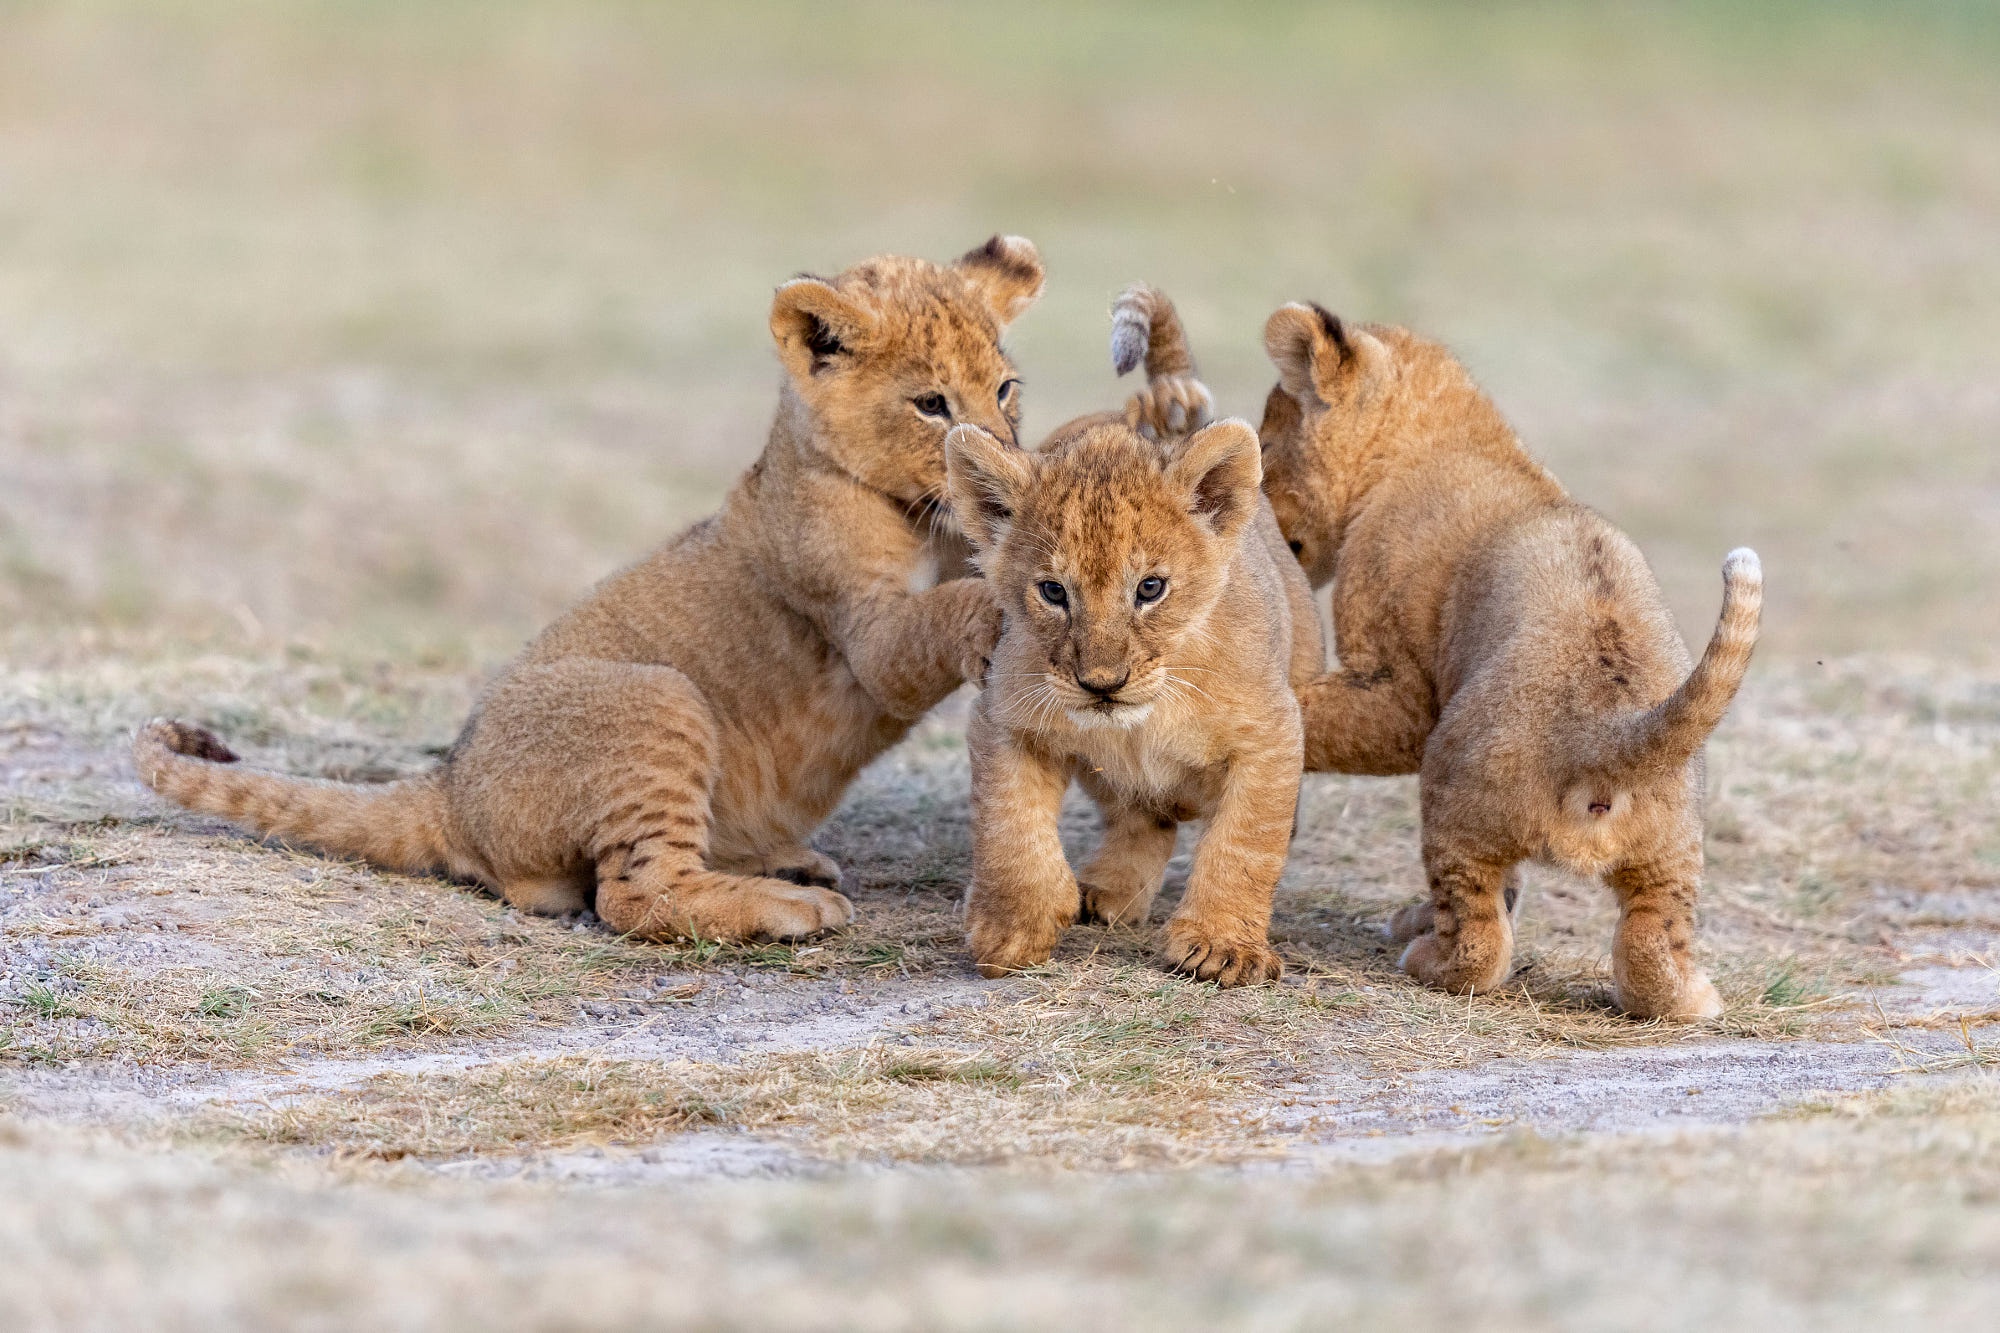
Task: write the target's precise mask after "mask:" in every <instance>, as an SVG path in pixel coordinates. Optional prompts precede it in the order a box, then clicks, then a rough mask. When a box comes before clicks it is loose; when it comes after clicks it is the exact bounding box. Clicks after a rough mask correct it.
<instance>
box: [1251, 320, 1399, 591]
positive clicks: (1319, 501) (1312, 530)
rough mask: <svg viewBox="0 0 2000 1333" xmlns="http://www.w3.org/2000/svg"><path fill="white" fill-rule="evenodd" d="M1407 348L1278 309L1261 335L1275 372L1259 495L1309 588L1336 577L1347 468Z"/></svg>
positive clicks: (1376, 420)
mask: <svg viewBox="0 0 2000 1333" xmlns="http://www.w3.org/2000/svg"><path fill="white" fill-rule="evenodd" d="M1407 341H1408V339H1407V336H1406V335H1404V334H1403V332H1402V330H1400V329H1391V328H1384V327H1379V326H1375V325H1370V326H1369V327H1367V328H1365V329H1363V328H1359V327H1352V326H1347V325H1343V324H1342V323H1341V321H1340V319H1339V317H1338V316H1335V315H1333V314H1331V313H1330V312H1328V311H1326V310H1324V309H1321V308H1320V307H1319V306H1306V305H1288V306H1285V307H1283V308H1282V309H1280V310H1279V311H1278V312H1277V313H1276V314H1274V315H1272V316H1271V318H1270V320H1269V321H1268V322H1267V323H1266V324H1265V326H1264V348H1265V351H1266V352H1267V353H1269V355H1270V357H1271V361H1272V363H1273V364H1274V365H1276V366H1277V368H1278V383H1277V384H1276V385H1274V386H1273V387H1272V389H1271V393H1270V396H1269V397H1268V398H1267V399H1265V401H1264V420H1263V422H1262V424H1261V425H1259V426H1258V428H1257V434H1258V437H1259V439H1260V440H1261V442H1262V445H1263V451H1264V494H1265V496H1266V497H1267V498H1269V500H1270V501H1271V512H1272V513H1273V514H1274V515H1276V516H1277V519H1278V527H1279V529H1280V530H1282V531H1283V532H1284V534H1285V543H1286V545H1288V546H1290V547H1291V548H1292V554H1293V555H1295V556H1297V557H1298V560H1299V564H1300V565H1302V566H1303V567H1304V568H1305V571H1306V577H1307V578H1308V579H1310V580H1311V581H1312V583H1313V586H1315V587H1320V586H1323V585H1324V584H1326V583H1328V582H1330V581H1331V580H1332V578H1333V575H1334V564H1335V561H1336V559H1337V557H1338V555H1339V544H1340V537H1341V526H1342V522H1343V515H1344V514H1345V512H1346V509H1347V504H1348V499H1349V497H1350V495H1351V493H1352V489H1353V486H1354V484H1355V480H1356V479H1355V477H1354V476H1353V475H1351V474H1352V471H1353V464H1352V462H1351V461H1350V460H1353V459H1355V458H1357V457H1358V456H1359V455H1360V453H1361V448H1360V446H1361V445H1362V444H1364V443H1365V442H1366V441H1367V440H1368V439H1369V438H1370V437H1371V436H1373V435H1374V433H1375V432H1376V431H1377V430H1378V429H1379V428H1380V425H1381V421H1382V418H1383V415H1384V414H1385V412H1387V411H1388V410H1389V409H1390V405H1391V399H1392V397H1393V395H1394V392H1395V389H1396V387H1397V379H1398V367H1399V365H1400V362H1401V359H1402V356H1403V353H1404V351H1405V344H1406V342H1407Z"/></svg>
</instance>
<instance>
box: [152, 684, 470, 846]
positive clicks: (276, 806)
mask: <svg viewBox="0 0 2000 1333" xmlns="http://www.w3.org/2000/svg"><path fill="white" fill-rule="evenodd" d="M132 761H133V763H134V764H135V765H137V767H138V769H139V778H140V780H141V781H142V782H144V783H145V784H146V785H147V786H148V787H151V788H152V789H153V790H154V791H156V792H158V793H160V795H162V796H164V797H166V798H167V799H168V800H170V801H172V802H174V803H175V804H176V805H180V806H184V807H186V808H187V809H189V810H198V811H200V812H201V813H203V814H209V815H217V816H220V817H221V818H223V819H227V820H228V821H230V822H231V823H233V824H241V825H242V826H243V827H245V828H247V829H250V830H252V831H253V832H255V833H257V834H259V835H260V836H263V837H267V838H289V839H296V840H297V841H299V842H302V843H307V844H309V845H311V846H314V847H317V848H319V849H321V850H322V851H326V852H330V853H333V854H334V855H336V856H358V857H361V858H363V859H365V860H368V861H372V862H374V863H375V864H376V865H379V866H382V867H384V868H386V869H390V870H401V871H406V872H409V873H412V874H422V873H424V872H427V871H439V870H444V869H446V868H447V859H448V853H447V847H448V843H447V840H446V836H445V799H444V788H443V786H442V785H441V783H440V781H439V778H438V775H437V774H436V773H429V774H426V775H424V776H423V777H419V778H409V779H406V780H404V781H402V782H385V783H380V784H374V783H368V784H361V783H345V782H322V781H317V780H314V779H310V778H291V777H285V776H282V775H280V774H277V773H263V772H259V771H257V770H255V769H248V768H240V767H237V766H236V763H237V756H236V754H235V752H234V751H232V750H231V749H230V748H229V747H228V746H227V745H224V744H223V743H222V739H221V737H219V736H217V735H216V734H215V733H214V732H212V731H210V730H208V729H207V728H206V727H198V726H195V725H193V724H192V723H188V722H175V721H171V720H169V719H166V718H155V719H154V720H153V721H151V722H148V723H147V724H146V725H145V726H143V727H141V728H140V729H139V734H138V735H137V736H136V737H134V738H133V740H132Z"/></svg>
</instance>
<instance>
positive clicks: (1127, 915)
mask: <svg viewBox="0 0 2000 1333" xmlns="http://www.w3.org/2000/svg"><path fill="white" fill-rule="evenodd" d="M1083 785H1084V788H1085V789H1086V790H1088V791H1089V792H1090V795H1091V797H1092V799H1094V800H1095V801H1096V802H1097V808H1098V810H1099V811H1100V812H1101V813H1102V814H1103V816H1104V836H1103V837H1102V838H1101V839H1100V840H1099V841H1098V844H1097V850H1096V851H1094V852H1092V853H1091V854H1090V860H1088V861H1086V862H1085V863H1084V866H1083V869H1082V870H1081V871H1079V872H1078V873H1077V880H1078V882H1079V884H1080V886H1081V888H1082V894H1083V903H1082V909H1083V914H1082V919H1083V920H1085V921H1102V922H1103V923H1104V924H1105V925H1107V926H1127V925H1134V924H1137V923H1142V922H1144V921H1145V919H1146V914H1147V913H1148V912H1149V911H1150V910H1151V909H1152V906H1153V899H1154V898H1156V897H1158V896H1159V893H1160V884H1161V882H1162V881H1163V880H1165V879H1166V877H1167V862H1168V861H1170V860H1172V859H1173V855H1174V835H1175V834H1176V833H1177V832H1178V831H1179V829H1180V826H1179V825H1178V824H1176V823H1175V822H1174V821H1173V820H1172V819H1169V818H1167V817H1166V816H1164V815H1160V814H1155V813H1153V812H1152V811H1148V810H1140V809H1136V808H1134V807H1133V806H1131V805H1128V804H1126V803H1124V802H1122V801H1120V800H1119V799H1118V797H1117V795H1116V794H1115V793H1112V792H1107V791H1100V790H1099V789H1098V788H1097V787H1096V786H1095V785H1094V784H1092V783H1091V782H1090V781H1089V780H1088V779H1086V780H1085V781H1084V783H1083Z"/></svg>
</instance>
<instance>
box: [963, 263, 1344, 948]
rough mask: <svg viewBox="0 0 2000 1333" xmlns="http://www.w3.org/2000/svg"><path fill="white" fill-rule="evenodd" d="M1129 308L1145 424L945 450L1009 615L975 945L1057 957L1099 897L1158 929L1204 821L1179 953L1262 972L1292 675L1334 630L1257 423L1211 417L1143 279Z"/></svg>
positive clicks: (1172, 323)
mask: <svg viewBox="0 0 2000 1333" xmlns="http://www.w3.org/2000/svg"><path fill="white" fill-rule="evenodd" d="M1118 309H1119V318H1118V322H1117V323H1116V324H1115V325H1114V343H1113V346H1114V355H1115V356H1117V358H1118V360H1119V361H1120V362H1122V363H1123V364H1122V365H1121V369H1122V368H1126V367H1129V365H1130V364H1132V363H1134V362H1136V361H1137V359H1138V353H1137V352H1136V351H1134V350H1133V347H1134V344H1135V342H1136V343H1137V345H1138V346H1140V347H1143V346H1144V345H1145V343H1146V341H1147V337H1146V336H1145V335H1147V334H1150V337H1151V342H1152V344H1153V347H1154V353H1153V354H1152V355H1149V356H1148V358H1147V361H1148V370H1149V371H1150V372H1151V373H1152V380H1153V382H1152V384H1151V385H1150V386H1149V388H1148V389H1147V391H1145V392H1144V393H1142V394H1140V395H1138V396H1137V397H1136V398H1135V399H1134V400H1133V405H1132V406H1131V407H1130V408H1128V411H1127V414H1126V415H1125V416H1120V415H1118V414H1112V413H1104V414H1100V415H1097V416H1092V417H1085V418H1082V419H1080V420H1078V421H1074V422H1071V423H1069V424H1068V425H1067V426H1064V427H1062V428H1061V429H1059V430H1057V431H1056V432H1055V434H1054V435H1053V436H1052V437H1051V438H1050V439H1049V441H1048V442H1046V443H1045V444H1044V445H1043V446H1042V448H1041V449H1040V450H1039V451H1037V452H1035V453H1022V452H1020V451H1019V450H1015V449H1011V448H1008V447H1007V446H1006V445H1005V444H1003V443H1002V442H1001V441H999V440H996V439H994V438H993V437H992V436H991V435H990V434H988V433H987V432H985V431H983V430H979V429H977V428H975V427H970V426H961V427H959V428H957V429H955V430H954V431H952V433H951V435H950V436H949V437H948V438H947V439H946V441H945V459H946V468H947V476H948V488H949V489H948V493H949V495H950V497H951V504H952V509H953V512H954V513H955V514H956V515H957V516H958V519H959V523H960V525H961V526H962V527H963V529H964V531H965V533H966V536H967V538H968V540H969V541H970V542H971V543H972V546H973V548H974V552H975V554H974V560H975V562H976V563H977V564H978V566H979V567H980V568H981V569H982V570H984V571H985V573H986V577H987V579H988V581H989V582H990V583H991V584H992V586H993V589H994V592H995V595H996V596H997V598H998V599H999V602H1000V604H1001V607H1002V608H1003V610H1004V611H1005V614H1006V628H1005V630H1004V631H1003V633H1002V635H1001V638H1000V643H999V646H998V647H997V648H996V649H995V650H994V653H993V667H992V670H991V672H990V673H989V675H988V683H987V686H986V689H985V691H984V692H983V693H982V694H981V695H980V697H979V701H978V703H977V705H976V706H975V708H974V712H973V717H972V721H971V724H970V726H969V728H968V731H967V742H968V747H969V748H970V750H971V754H972V820H973V853H972V855H973V868H972V885H971V889H970V891H969V893H968V895H967V900H966V913H967V916H968V918H969V922H970V933H971V946H972V955H973V960H974V961H975V962H976V963H977V964H978V966H979V970H980V971H981V972H983V973H985V974H986V975H987V976H998V975H1001V974H1003V973H1005V972H1008V971H1010V970H1013V969H1016V968H1023V967H1032V966H1034V965H1036V964H1038V963H1041V962H1044V961H1046V960H1047V959H1048V957H1049V953H1050V951H1051V950H1052V949H1053V948H1054V947H1055V943H1056V939H1057V937H1058V936H1059V935H1060V934H1061V933H1062V931H1063V929H1064V928H1065V927H1066V926H1068V925H1069V924H1070V923H1071V922H1073V921H1075V920H1076V919H1077V917H1078V915H1079V907H1080V908H1081V911H1082V913H1084V914H1086V915H1088V916H1091V917H1094V918H1097V919H1099V920H1103V921H1106V922H1111V923H1120V922H1135V921H1143V920H1145V918H1146V914H1147V910H1148V908H1149V907H1150V906H1151V903H1152V900H1153V897H1154V895H1155V894H1156V893H1158V892H1159V888H1160V881H1161V879H1162V877H1163V874H1164V872H1165V869H1166V864H1167V861H1168V859H1169V858H1170V857H1171V856H1172V855H1173V850H1174V834H1175V829H1176V825H1178V824H1179V823H1180V822H1181V821H1183V820H1189V819H1204V820H1207V821H1208V827H1207V829H1206V830H1205V832H1204V834H1203V836H1202V839H1201V842H1200V844H1199V845H1198V846H1197V848H1196V850H1195V856H1194V867H1193V873H1192V875H1191V876H1190V878H1189V881H1188V889H1187V895H1186V897H1185V899H1184V900H1183V901H1182V903H1181V905H1180V908H1179V909H1178V910H1177V911H1176V912H1175V913H1174V915H1173V917H1172V919H1171V920H1170V921H1169V922H1168V923H1167V929H1166V940H1165V944H1164V948H1163V953H1164V956H1165V959H1166V961H1167V962H1168V963H1169V964H1170V965H1171V966H1173V967H1175V968H1177V969H1179V970H1182V971H1186V972H1190V973H1192V974H1193V975H1195V976H1196V977H1198V978H1201V979H1204V980H1214V981H1217V982H1219V983H1221V984H1222V985H1225V986H1234V985H1242V984H1247V983H1252V982H1259V981H1264V980H1267V979H1271V978H1275V977H1277V976H1278V975H1279V974H1280V973H1281V972H1282V971H1283V970H1284V968H1283V964H1282V963H1281V962H1280V961H1279V959H1278V955H1277V954H1276V953H1275V952H1274V951H1273V950H1272V949H1271V947H1270V944H1269V941H1268V929H1269V925H1270V917H1271V894H1272V889H1273V888H1274V886H1275V885H1276V883H1277V880H1278V875H1279V872H1280V871H1281V870H1282V869H1283V867H1284V863H1285V851H1286V846H1287V844H1288V843H1289V841H1290V839H1291V833H1292V823H1293V815H1294V813H1295V811H1296V808H1297V804H1298V791H1299V771H1300V730H1299V711H1298V704H1297V700H1296V696H1295V695H1294V694H1293V685H1294V684H1295V683H1302V682H1303V681H1304V680H1306V679H1310V678H1311V676H1313V675H1314V674H1316V672H1317V671H1318V670H1319V669H1320V663H1321V662H1322V660H1323V659H1322V657H1321V654H1320V644H1319V626H1318V621H1317V617H1316V615H1315V613H1314V612H1313V609H1312V601H1311V589H1310V588H1309V587H1307V586H1306V584H1305V581H1304V579H1303V578H1302V577H1301V575H1300V573H1299V571H1298V569H1297V567H1296V565H1295V564H1294V562H1293V561H1292V560H1291V559H1290V558H1289V556H1287V554H1286V553H1285V551H1284V548H1283V545H1282V538H1281V537H1280V535H1279V533H1278V530H1277V525H1276V522H1275V521H1274V520H1273V519H1272V518H1271V516H1270V511H1269V507H1268V506H1267V505H1266V503H1265V502H1264V499H1263V496H1262V494H1261V493H1260V491H1259V489H1258V482H1259V477H1260V470H1259V466H1258V447H1257V436H1256V433H1255V432H1254V431H1252V430H1251V429H1250V427H1249V426H1248V425H1247V424H1245V423H1243V422H1240V421H1223V422H1220V423H1217V424H1216V425H1212V426H1208V427H1207V428H1206V429H1194V428H1195V427H1199V426H1200V425H1201V424H1202V418H1203V416H1204V415H1205V413H1206V410H1207V402H1208V397H1207V391H1206V390H1205V389H1202V388H1201V386H1200V384H1199V383H1198V382H1197V381H1194V380H1193V379H1192V377H1191V372H1192V370H1193V366H1192V363H1191V362H1189V361H1188V360H1187V358H1186V354H1185V347H1184V344H1183V343H1182V342H1181V340H1180V338H1179V326H1178V322H1177V320H1176V319H1175V317H1174V313H1173V307H1172V306H1171V305H1170V304H1168V303H1167V302H1166V301H1165V299H1164V298H1161V297H1158V296H1157V295H1156V294H1154V293H1151V292H1149V291H1146V290H1145V289H1134V291H1133V292H1129V293H1127V294H1126V296H1125V297H1124V298H1121V301H1120V304H1119V307H1118ZM1148 323H1150V328H1147V327H1146V326H1147V324H1148ZM1176 372H1178V373H1176ZM1131 423H1136V424H1138V425H1140V426H1143V427H1144V428H1145V429H1146V430H1147V431H1148V432H1150V433H1151V434H1152V435H1153V436H1156V437H1158V438H1157V439H1150V438H1147V437H1146V436H1145V435H1142V434H1141V433H1140V431H1139V430H1138V429H1135V427H1134V424H1131ZM1190 430H1192V434H1189V433H1188V432H1189V431H1190ZM1295 616H1302V617H1303V618H1304V621H1303V623H1299V622H1296V621H1295V619H1294V617H1295ZM1295 633H1296V635H1297V636H1298V641H1297V642H1295ZM1295 664H1296V672H1295V670H1294V667H1295ZM1295 674H1296V677H1297V682H1295V681H1294V675H1295ZM1072 778H1075V779H1077V780H1078V781H1080V782H1081V783H1082V784H1083V786H1084V789H1085V790H1086V791H1087V792H1089V793H1090V795H1091V796H1092V797H1093V798H1094V799H1095V800H1096V802H1097V804H1098V806H1099V808H1100V809H1101V810H1102V811H1103V815H1104V838H1103V843H1102V845H1101V846H1100V847H1099V848H1098V850H1097V853H1096V854H1095V855H1094V856H1093V857H1092V858H1091V859H1090V861H1089V863H1088V864H1087V865H1086V866H1085V867H1084V870H1083V881H1084V882H1083V886H1082V888H1081V890H1079V887H1078V883H1077V878H1076V876H1074V875H1073V874H1071V872H1070V868H1069V865H1068V863H1067V862H1066V861H1065V860H1064V857H1063V849H1062V844H1061V842H1060V841H1059V840H1058V839H1057V836H1056V820H1057V815H1058V812H1059V808H1060V806H1061V804H1062V799H1063V793H1064V791H1065V790H1066V789H1067V788H1068V786H1069V783H1070V780H1071V779H1072Z"/></svg>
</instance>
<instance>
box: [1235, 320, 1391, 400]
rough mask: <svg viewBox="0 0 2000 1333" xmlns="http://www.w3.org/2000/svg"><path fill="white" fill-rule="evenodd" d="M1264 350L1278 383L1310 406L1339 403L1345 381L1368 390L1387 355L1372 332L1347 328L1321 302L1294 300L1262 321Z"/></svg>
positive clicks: (1382, 369) (1381, 370) (1379, 372)
mask: <svg viewBox="0 0 2000 1333" xmlns="http://www.w3.org/2000/svg"><path fill="white" fill-rule="evenodd" d="M1264 351H1265V353H1266V354H1267V355H1268V356H1269V357H1270V358H1271V364H1272V365H1274V366H1276V367H1277V368H1278V383H1280V384H1282V385H1283V386H1284V387H1285V392H1286V393H1288V394H1290V395H1292V397H1294V398H1296V399H1298V400H1299V403H1300V405H1301V406H1303V407H1307V408H1311V407H1314V406H1318V405H1330V404H1332V403H1335V402H1338V401H1340V398H1341V385H1342V383H1343V382H1346V383H1347V384H1349V385H1350V386H1352V388H1354V389H1357V390H1360V391H1362V392H1366V390H1367V389H1368V388H1369V387H1370V386H1371V385H1373V383H1374V382H1375V380H1376V378H1377V377H1378V376H1379V375H1380V374H1381V373H1382V372H1383V371H1385V370H1386V369H1387V362H1388V356H1389V349H1388V348H1386V347H1384V346H1383V345H1382V341H1381V339H1379V338H1377V337H1376V336H1375V335H1374V334H1372V333H1369V332H1367V331H1366V330H1362V329H1350V328H1348V327H1347V326H1346V325H1345V324H1343V323H1341V322H1340V316H1338V315H1336V314H1334V313H1333V312H1332V311H1331V310H1328V309H1327V308H1326V307H1325V306H1323V305H1318V304H1313V305H1300V304H1299V303H1298V302H1296V301H1294V302H1293V303H1292V304H1290V305H1286V306H1279V307H1278V308H1277V310H1275V311H1273V312H1272V315H1271V318H1270V319H1268V320H1266V321H1265V322H1264Z"/></svg>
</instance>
